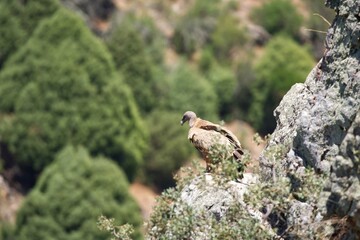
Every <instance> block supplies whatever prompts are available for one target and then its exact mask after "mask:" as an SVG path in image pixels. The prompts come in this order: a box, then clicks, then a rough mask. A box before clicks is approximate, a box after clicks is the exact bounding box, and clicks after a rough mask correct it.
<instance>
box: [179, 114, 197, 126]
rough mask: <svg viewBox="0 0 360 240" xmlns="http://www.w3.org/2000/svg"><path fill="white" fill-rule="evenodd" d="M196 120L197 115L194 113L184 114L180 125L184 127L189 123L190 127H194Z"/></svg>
mask: <svg viewBox="0 0 360 240" xmlns="http://www.w3.org/2000/svg"><path fill="white" fill-rule="evenodd" d="M195 119H196V114H195V113H194V112H192V111H187V112H185V113H184V115H183V117H182V119H181V121H180V124H181V125H183V124H184V123H186V122H187V121H189V126H190V127H192V126H193V124H194V121H195Z"/></svg>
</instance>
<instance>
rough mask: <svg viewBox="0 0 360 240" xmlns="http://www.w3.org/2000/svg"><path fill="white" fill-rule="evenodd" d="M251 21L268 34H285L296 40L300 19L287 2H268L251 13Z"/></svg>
mask: <svg viewBox="0 0 360 240" xmlns="http://www.w3.org/2000/svg"><path fill="white" fill-rule="evenodd" d="M252 18H253V20H254V21H255V22H256V23H258V24H259V25H261V26H263V27H264V28H265V29H266V30H267V31H268V32H269V33H270V34H276V33H280V32H281V33H285V34H288V35H289V36H291V37H293V38H297V37H298V34H299V30H300V26H301V24H302V17H301V15H300V14H299V13H298V11H297V9H296V7H295V6H294V5H293V3H292V2H291V1H289V0H270V1H268V2H265V3H264V4H263V5H261V6H260V7H259V8H256V9H255V10H254V11H253V12H252Z"/></svg>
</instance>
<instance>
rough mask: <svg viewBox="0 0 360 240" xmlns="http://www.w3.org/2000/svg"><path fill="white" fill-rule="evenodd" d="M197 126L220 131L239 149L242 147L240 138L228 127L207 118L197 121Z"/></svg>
mask: <svg viewBox="0 0 360 240" xmlns="http://www.w3.org/2000/svg"><path fill="white" fill-rule="evenodd" d="M197 127H199V128H201V129H204V130H208V131H215V132H218V133H220V134H221V135H223V136H225V137H226V138H227V139H228V140H229V142H230V143H231V144H232V145H233V146H234V148H235V149H238V148H239V149H241V144H240V142H239V140H238V139H237V137H236V136H235V135H234V134H233V133H232V132H230V131H229V130H228V129H226V128H224V127H222V126H220V125H218V124H214V123H212V122H209V121H205V120H201V121H199V122H198V123H197Z"/></svg>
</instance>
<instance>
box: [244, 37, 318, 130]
mask: <svg viewBox="0 0 360 240" xmlns="http://www.w3.org/2000/svg"><path fill="white" fill-rule="evenodd" d="M313 66H314V60H313V59H312V57H311V55H310V54H309V53H308V52H307V50H306V49H305V48H304V47H301V46H300V45H298V44H297V43H296V42H294V41H293V40H292V39H290V38H288V37H286V36H282V35H280V36H277V37H274V38H272V39H271V40H270V41H269V43H268V45H267V46H266V47H265V53H264V55H263V56H262V58H261V59H260V60H259V62H258V63H257V64H256V66H255V72H256V79H255V82H254V83H253V86H252V95H253V96H252V97H253V99H252V103H251V106H250V112H249V120H250V121H251V122H252V123H253V125H254V127H255V128H256V129H257V130H258V131H259V132H261V133H263V134H266V133H270V132H272V131H273V130H274V129H275V118H274V117H273V114H272V113H273V111H274V109H275V108H276V106H277V105H278V104H279V103H280V101H281V99H282V97H283V96H284V95H285V93H286V92H287V91H288V90H289V89H290V87H291V86H292V85H293V84H295V83H298V82H304V80H305V79H306V76H307V75H308V74H309V72H310V70H311V68H312V67H313Z"/></svg>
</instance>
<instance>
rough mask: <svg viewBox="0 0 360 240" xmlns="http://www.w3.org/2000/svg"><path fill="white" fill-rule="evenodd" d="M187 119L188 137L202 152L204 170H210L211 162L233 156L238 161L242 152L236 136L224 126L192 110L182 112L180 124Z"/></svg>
mask: <svg viewBox="0 0 360 240" xmlns="http://www.w3.org/2000/svg"><path fill="white" fill-rule="evenodd" d="M187 121H189V126H190V129H189V134H188V139H189V140H190V142H191V143H192V144H193V145H194V146H195V148H196V149H197V150H199V152H200V153H201V154H202V156H203V158H204V160H205V162H206V172H210V171H211V163H215V162H217V161H219V160H221V159H228V158H229V157H234V158H235V160H236V161H238V162H240V160H241V156H242V155H243V154H244V153H243V151H242V148H241V144H240V142H239V140H238V139H237V138H236V136H235V135H234V134H233V133H232V132H230V131H229V130H227V129H226V128H224V127H222V126H220V125H218V124H214V123H212V122H209V121H206V120H203V119H201V118H198V117H197V116H196V114H195V113H194V112H192V111H187V112H185V113H184V115H183V117H182V119H181V121H180V124H181V125H183V124H184V123H186V122H187Z"/></svg>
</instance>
